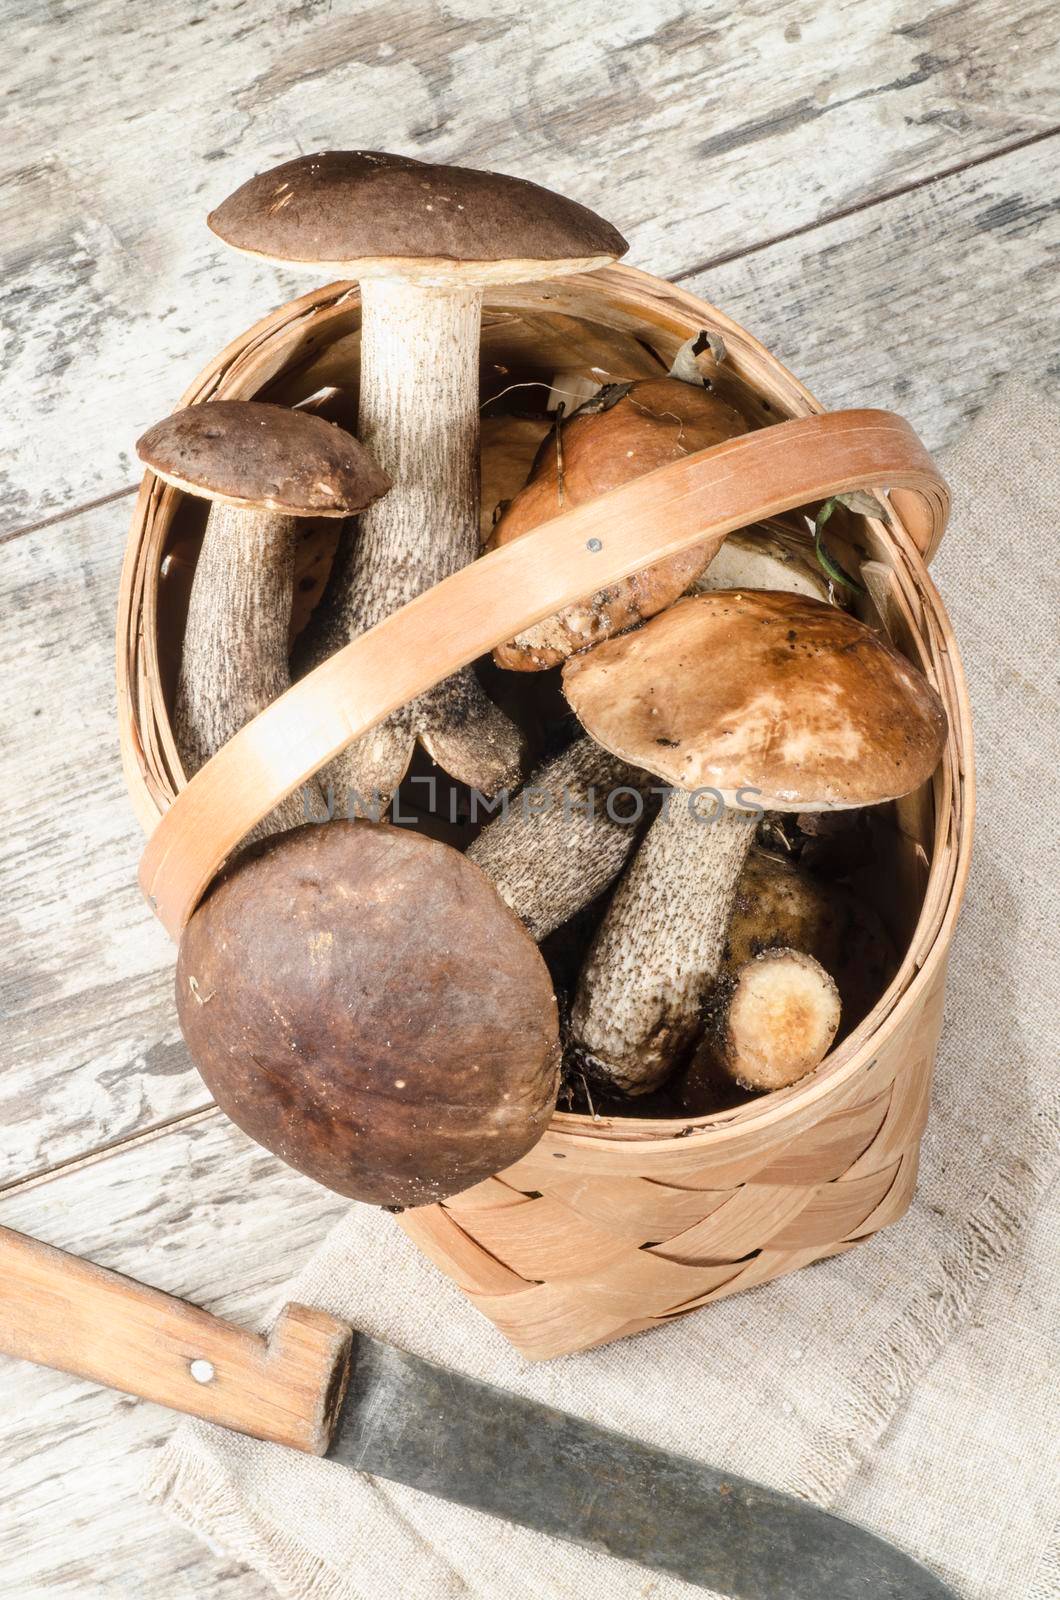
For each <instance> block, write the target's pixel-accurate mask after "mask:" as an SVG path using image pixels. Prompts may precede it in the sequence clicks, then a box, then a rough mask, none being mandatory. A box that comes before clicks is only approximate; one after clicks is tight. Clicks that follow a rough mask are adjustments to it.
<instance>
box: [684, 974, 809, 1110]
mask: <svg viewBox="0 0 1060 1600" xmlns="http://www.w3.org/2000/svg"><path fill="white" fill-rule="evenodd" d="M839 1016H840V1001H839V990H838V989H837V988H836V985H835V982H834V980H833V979H832V978H831V977H830V976H829V974H828V973H827V972H826V971H825V970H824V968H823V967H822V966H821V964H820V963H819V962H817V961H815V960H814V958H813V957H812V956H808V955H805V954H804V953H803V952H802V951H800V950H783V949H780V950H763V951H760V952H759V954H758V955H756V956H752V957H751V959H750V960H749V961H745V962H744V964H743V965H742V966H741V967H740V968H739V969H738V970H737V971H736V973H735V974H734V975H733V977H732V978H731V979H729V980H728V981H726V982H724V983H723V984H722V985H720V987H719V991H718V993H717V994H716V996H715V997H714V998H713V1000H712V1002H711V1003H709V1004H708V1006H707V1017H706V1027H705V1029H704V1032H703V1037H702V1039H701V1040H700V1042H699V1044H698V1046H697V1047H696V1052H695V1055H694V1056H693V1057H692V1061H691V1063H690V1065H689V1067H688V1070H687V1071H686V1073H685V1074H684V1077H683V1079H682V1080H681V1082H680V1084H679V1085H678V1088H677V1098H678V1101H679V1103H680V1105H681V1106H682V1108H683V1109H684V1110H685V1111H690V1112H692V1113H693V1114H694V1115H703V1114H705V1113H707V1112H710V1111H713V1110H715V1109H717V1106H718V1098H719V1097H718V1089H719V1084H720V1083H723V1082H724V1081H725V1080H728V1082H730V1083H735V1084H737V1085H738V1086H739V1087H740V1088H741V1089H749V1090H752V1091H753V1092H756V1093H764V1092H766V1091H768V1090H772V1089H783V1088H786V1087H787V1085H788V1084H791V1083H798V1081H799V1079H800V1078H805V1077H806V1075H807V1073H810V1072H812V1071H813V1070H814V1068H815V1067H818V1066H820V1064H821V1062H822V1061H823V1060H824V1058H825V1056H826V1055H827V1054H828V1051H829V1050H830V1048H831V1045H832V1041H833V1039H834V1038H835V1036H836V1031H837V1029H838V1027H839Z"/></svg>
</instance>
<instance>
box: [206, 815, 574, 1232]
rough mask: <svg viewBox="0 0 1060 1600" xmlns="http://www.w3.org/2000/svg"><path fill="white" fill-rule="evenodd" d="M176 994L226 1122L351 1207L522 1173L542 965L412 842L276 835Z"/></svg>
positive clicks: (252, 863) (484, 882)
mask: <svg viewBox="0 0 1060 1600" xmlns="http://www.w3.org/2000/svg"><path fill="white" fill-rule="evenodd" d="M176 982H177V1010H178V1012H179V1015H180V1023H181V1028H182V1029H183V1032H184V1038H185V1040H186V1041H187V1045H188V1049H189V1050H190V1052H191V1055H192V1058H193V1059H194V1061H195V1064H196V1066H197V1067H198V1069H199V1071H200V1072H201V1073H202V1076H203V1078H204V1079H205V1080H206V1084H207V1086H208V1087H209V1089H210V1091H211V1092H212V1093H213V1095H214V1096H215V1097H216V1099H217V1102H218V1104H219V1105H220V1106H221V1108H222V1110H224V1111H225V1112H226V1113H227V1115H228V1116H229V1117H231V1119H232V1121H233V1122H235V1123H237V1124H238V1126H239V1127H241V1128H242V1129H243V1130H244V1132H245V1133H248V1134H249V1135H250V1137H251V1138H252V1139H256V1140H257V1142H258V1143H259V1144H262V1145H264V1146H265V1147H266V1149H268V1150H271V1151H273V1152H274V1153H275V1154H276V1155H278V1156H280V1157H281V1159H282V1160H284V1161H287V1162H289V1163H290V1165H291V1166H293V1167H297V1168H298V1169H299V1171H301V1172H305V1173H307V1174H308V1175H309V1176H310V1177H311V1178H315V1179H316V1181H317V1182H318V1183H322V1184H324V1185H325V1186H326V1187H327V1188H329V1189H334V1190H336V1191H337V1192H338V1193H339V1194H345V1195H350V1196H352V1197H353V1198H354V1199H358V1200H366V1201H369V1202H372V1203H375V1204H378V1205H423V1204H426V1203H427V1202H429V1201H433V1200H438V1199H441V1198H442V1197H444V1196H445V1195H449V1194H454V1193H456V1192H458V1191H459V1190H461V1189H466V1188H468V1187H470V1185H472V1184H474V1183H477V1182H479V1181H480V1180H481V1179H483V1178H486V1177H488V1176H490V1175H491V1174H492V1173H494V1172H497V1171H500V1170H501V1169H503V1168H505V1167H508V1166H510V1165H511V1164H512V1162H514V1161H517V1160H518V1159H519V1158H520V1157H521V1156H523V1155H525V1153H526V1152H527V1151H528V1150H529V1149H530V1148H531V1147H532V1146H533V1145H534V1144H536V1143H537V1141H538V1139H539V1138H540V1137H541V1135H542V1133H544V1131H545V1128H546V1127H547V1125H548V1122H549V1119H550V1117H551V1115H552V1112H553V1110H554V1108H555V1100H556V1092H557V1089H558V1070H559V1043H558V1021H557V1014H556V1002H555V998H554V996H553V993H552V985H551V982H550V980H549V976H548V972H547V970H546V967H545V964H544V962H543V960H542V959H541V956H540V955H539V954H538V951H537V948H536V946H535V945H534V943H533V941H532V939H531V938H530V936H529V934H528V933H527V932H526V930H525V928H524V927H523V926H522V924H521V923H520V922H519V920H518V918H517V917H516V916H515V915H514V913H513V912H511V911H509V910H508V908H507V906H505V905H504V904H503V902H502V901H501V899H500V897H499V896H498V894H497V892H496V890H495V889H494V888H493V886H492V884H491V883H490V882H489V880H488V879H487V878H486V876H485V874H484V873H482V872H480V871H479V869H478V868H477V867H476V866H474V865H473V864H472V863H471V862H470V861H467V860H465V858H464V857H463V856H462V855H460V853H459V852H458V851H456V850H453V849H451V848H450V847H449V846H448V845H444V844H440V843H438V842H437V841H436V840H433V839H427V838H425V837H424V836H422V835H421V834H415V833H409V832H406V831H404V830H403V829H400V828H396V827H391V826H388V825H386V824H380V825H377V824H374V823H370V822H345V821H335V822H330V823H324V824H321V825H313V824H310V825H309V826H307V827H305V828H299V829H296V830H295V831H294V832H293V833H287V834H282V835H279V836H277V837H276V838H274V839H273V840H271V841H269V843H268V844H267V845H266V846H265V848H264V849H263V850H262V851H261V852H260V853H258V854H256V855H251V856H247V857H244V858H243V860H242V861H241V862H240V863H239V864H237V865H236V866H235V867H234V868H233V870H232V871H231V872H230V873H229V874H228V875H227V876H226V877H225V878H223V879H222V880H221V881H220V882H219V883H218V885H217V887H216V888H215V889H214V890H213V892H212V893H211V894H210V895H209V897H208V898H207V899H206V900H205V901H204V902H203V904H202V905H201V906H200V907H199V909H198V910H197V911H196V913H195V915H194V916H193V917H192V919H191V921H190V922H189V924H188V926H187V928H186V929H185V932H184V936H183V938H182V940H181V945H180V955H179V959H178V963H177V980H176Z"/></svg>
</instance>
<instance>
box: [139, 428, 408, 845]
mask: <svg viewBox="0 0 1060 1600" xmlns="http://www.w3.org/2000/svg"><path fill="white" fill-rule="evenodd" d="M136 449H137V453H138V455H139V457H140V460H141V461H143V462H145V463H146V465H147V466H149V467H150V468H151V470H152V471H153V472H154V473H155V474H156V475H157V476H158V477H159V478H161V479H163V481H164V482H166V483H169V484H172V485H173V486H174V487H175V488H177V489H182V490H184V492H185V493H186V494H191V495H196V496H197V497H198V498H199V499H201V500H209V501H210V502H211V504H210V513H209V516H208V517H207V521H206V532H205V534H204V536H203V541H202V548H201V550H200V552H199V558H198V561H197V562H196V565H195V577H194V580H193V582H192V588H191V597H190V599H189V602H188V617H187V623H186V626H185V630H184V647H183V654H182V657H181V665H180V679H179V682H178V685H177V700H176V707H175V711H174V719H173V721H174V735H175V738H176V742H177V749H178V751H179V753H180V758H181V761H182V762H183V765H184V769H185V772H186V773H187V775H188V776H189V777H191V776H192V775H193V774H194V773H196V772H197V771H198V770H199V768H200V767H201V766H202V765H203V764H204V762H206V761H208V760H209V759H210V757H211V756H212V755H215V754H216V753H217V751H218V750H219V749H220V748H221V746H222V745H223V744H225V743H226V742H227V741H228V740H229V739H230V738H231V737H232V735H233V734H234V733H237V732H238V730H239V729H240V728H241V727H242V726H243V725H244V723H246V722H249V721H250V720H251V718H252V717H255V716H257V714H258V712H259V711H263V710H264V709H265V707H266V706H267V705H269V704H270V703H271V702H272V701H273V700H275V699H276V698H277V696H278V695H281V694H282V693H283V692H284V690H285V689H287V688H289V686H290V681H291V680H290V671H289V667H288V659H287V642H288V630H289V626H290V620H291V602H292V598H293V588H294V568H295V552H296V547H297V543H298V537H299V532H300V528H299V518H306V517H347V516H350V515H351V514H352V513H353V512H357V511H363V510H364V509H365V507H367V506H369V505H371V504H372V502H373V501H374V500H377V499H378V498H379V496H380V495H383V494H385V493H386V492H387V490H388V489H389V487H390V479H389V478H388V477H387V475H386V473H385V472H383V471H382V470H381V469H380V468H379V467H378V466H377V465H376V463H375V461H374V460H373V459H372V457H371V456H370V455H369V453H368V451H367V450H365V449H364V447H363V446H362V445H361V444H359V443H358V441H357V440H356V439H355V438H354V437H353V436H352V434H349V433H347V432H345V430H344V429H342V428H340V427H338V426H337V425H336V424H335V423H333V422H327V421H325V420H324V418H323V417H318V416H314V415H313V414H312V413H311V412H307V411H290V410H288V409H287V407H286V406H274V405H265V404H262V403H261V402H259V401H253V400H213V401H210V402H209V404H206V405H195V406H188V407H186V409H185V410H183V411H177V412H175V413H174V414H173V415H172V416H171V417H166V418H165V420H164V421H162V422H157V423H155V425H154V427H153V428H149V429H148V430H147V432H146V433H145V434H144V435H143V437H142V438H141V439H140V440H139V441H138V442H137V446H136ZM304 821H305V813H304V810H303V802H302V800H301V799H300V798H299V797H298V796H297V795H292V796H289V797H288V798H287V799H286V800H284V801H283V802H282V803H281V804H280V805H279V806H277V808H276V810H275V811H273V812H272V814H271V815H270V816H269V817H268V818H266V819H265V822H264V823H263V824H261V828H260V831H262V832H271V831H275V830H277V829H283V828H290V827H295V826H297V825H298V823H300V822H304Z"/></svg>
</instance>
